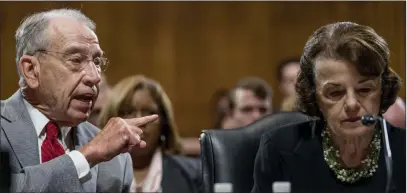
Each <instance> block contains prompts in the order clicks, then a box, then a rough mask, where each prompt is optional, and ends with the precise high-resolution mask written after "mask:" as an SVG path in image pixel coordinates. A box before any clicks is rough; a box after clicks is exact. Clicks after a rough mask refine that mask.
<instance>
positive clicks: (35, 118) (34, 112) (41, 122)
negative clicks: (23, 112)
mask: <svg viewBox="0 0 407 193" xmlns="http://www.w3.org/2000/svg"><path fill="white" fill-rule="evenodd" d="M23 101H24V104H25V106H26V108H27V111H28V115H30V118H31V121H32V123H33V124H34V128H35V132H36V133H37V137H39V136H40V135H41V133H42V132H44V131H43V130H44V128H45V125H47V124H48V122H49V121H50V120H49V119H48V117H46V116H45V115H44V114H42V113H41V112H40V111H39V110H38V109H36V108H35V107H33V106H32V105H31V104H30V103H29V102H28V101H27V100H25V99H23ZM70 130H71V127H61V128H60V131H61V134H62V139H65V138H66V137H67V136H68V133H69V131H70Z"/></svg>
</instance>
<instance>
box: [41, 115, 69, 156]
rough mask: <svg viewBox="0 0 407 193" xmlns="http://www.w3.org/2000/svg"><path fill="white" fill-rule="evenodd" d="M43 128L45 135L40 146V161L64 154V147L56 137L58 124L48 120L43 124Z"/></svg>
mask: <svg viewBox="0 0 407 193" xmlns="http://www.w3.org/2000/svg"><path fill="white" fill-rule="evenodd" d="M45 129H46V134H47V135H46V137H45V140H44V142H43V143H42V146H41V158H42V163H45V162H47V161H49V160H52V159H54V158H56V157H58V156H61V155H64V154H65V151H64V148H63V147H62V145H61V144H60V143H59V141H58V138H57V137H58V133H59V129H58V126H57V125H55V123H53V122H51V121H50V122H48V124H47V125H45Z"/></svg>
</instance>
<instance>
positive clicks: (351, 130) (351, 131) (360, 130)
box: [341, 126, 372, 136]
mask: <svg viewBox="0 0 407 193" xmlns="http://www.w3.org/2000/svg"><path fill="white" fill-rule="evenodd" d="M341 130H342V133H343V134H344V135H346V136H361V135H365V134H367V133H369V132H371V131H372V128H369V127H366V126H359V127H348V128H342V129H341Z"/></svg>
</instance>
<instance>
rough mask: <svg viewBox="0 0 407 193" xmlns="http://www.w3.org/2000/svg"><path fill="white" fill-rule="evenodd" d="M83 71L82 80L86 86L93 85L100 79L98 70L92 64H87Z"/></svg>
mask: <svg viewBox="0 0 407 193" xmlns="http://www.w3.org/2000/svg"><path fill="white" fill-rule="evenodd" d="M83 73H85V75H84V77H83V81H84V83H85V85H87V86H90V87H93V86H95V85H97V84H99V82H100V81H101V77H100V70H99V69H97V67H96V66H95V65H93V64H90V65H87V67H86V68H85V69H84V71H83Z"/></svg>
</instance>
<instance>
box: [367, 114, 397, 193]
mask: <svg viewBox="0 0 407 193" xmlns="http://www.w3.org/2000/svg"><path fill="white" fill-rule="evenodd" d="M376 122H380V123H381V128H382V140H383V144H384V155H385V156H384V158H385V162H386V171H387V181H386V193H389V192H390V186H391V182H392V177H393V175H392V173H393V159H392V156H391V149H390V142H389V136H388V133H387V124H386V120H385V119H384V118H382V117H380V116H373V115H369V114H367V115H365V116H362V124H363V125H366V126H370V125H373V124H375V123H376Z"/></svg>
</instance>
